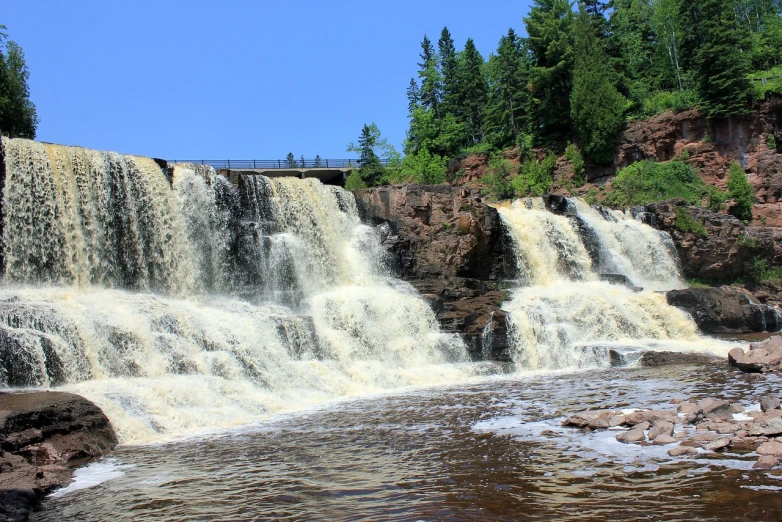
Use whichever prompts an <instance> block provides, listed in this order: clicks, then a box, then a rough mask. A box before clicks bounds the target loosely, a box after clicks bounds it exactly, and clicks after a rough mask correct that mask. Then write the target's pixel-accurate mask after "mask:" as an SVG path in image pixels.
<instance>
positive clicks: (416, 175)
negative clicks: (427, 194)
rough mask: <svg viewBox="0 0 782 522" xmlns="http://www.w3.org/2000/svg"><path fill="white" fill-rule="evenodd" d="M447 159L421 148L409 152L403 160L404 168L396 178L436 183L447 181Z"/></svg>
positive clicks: (429, 183) (428, 183)
mask: <svg viewBox="0 0 782 522" xmlns="http://www.w3.org/2000/svg"><path fill="white" fill-rule="evenodd" d="M446 163H447V161H446V159H445V158H443V157H441V156H438V155H437V154H432V153H430V152H429V151H428V150H427V149H425V148H421V150H419V151H418V153H417V154H408V155H407V156H405V158H404V159H403V160H402V168H401V169H400V171H399V173H398V174H397V175H395V178H402V179H404V180H409V181H413V182H414V183H425V184H427V185H436V184H438V183H445V167H446Z"/></svg>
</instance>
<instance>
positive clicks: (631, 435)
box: [616, 425, 646, 443]
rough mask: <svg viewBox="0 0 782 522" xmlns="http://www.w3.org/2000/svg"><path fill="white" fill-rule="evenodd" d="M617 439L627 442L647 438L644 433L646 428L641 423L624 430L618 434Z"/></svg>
mask: <svg viewBox="0 0 782 522" xmlns="http://www.w3.org/2000/svg"><path fill="white" fill-rule="evenodd" d="M616 440H618V441H619V442H625V443H630V442H640V441H642V440H646V435H644V430H643V428H642V427H641V426H640V425H639V426H636V427H635V428H633V429H631V430H628V431H623V432H622V433H620V434H619V435H617V436H616Z"/></svg>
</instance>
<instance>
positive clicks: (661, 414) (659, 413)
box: [625, 410, 676, 426]
mask: <svg viewBox="0 0 782 522" xmlns="http://www.w3.org/2000/svg"><path fill="white" fill-rule="evenodd" d="M625 419H626V421H627V424H628V426H635V425H637V424H641V423H642V422H649V423H657V422H660V421H668V422H670V423H674V422H676V413H674V412H672V411H665V410H645V411H635V412H633V413H629V414H627V415H625Z"/></svg>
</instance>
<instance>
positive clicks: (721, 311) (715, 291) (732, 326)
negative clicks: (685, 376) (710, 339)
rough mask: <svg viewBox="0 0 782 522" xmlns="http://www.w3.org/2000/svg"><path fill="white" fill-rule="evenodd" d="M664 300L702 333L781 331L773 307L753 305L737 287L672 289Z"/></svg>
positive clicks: (756, 303) (750, 299)
mask: <svg viewBox="0 0 782 522" xmlns="http://www.w3.org/2000/svg"><path fill="white" fill-rule="evenodd" d="M667 299H668V304H670V305H673V306H676V307H678V308H681V309H683V310H685V311H686V312H688V313H689V314H690V315H691V316H692V318H693V319H694V320H695V323H696V324H697V325H698V327H699V328H700V329H701V331H702V332H704V333H708V334H741V333H750V332H766V331H771V332H776V331H778V330H779V329H780V328H782V318H781V317H780V315H779V312H778V311H777V310H776V308H774V307H771V306H768V305H764V304H761V303H758V302H756V301H755V300H754V299H753V298H752V297H751V296H750V295H749V294H747V293H746V292H744V291H743V290H741V289H739V288H734V287H719V288H688V289H686V290H672V291H670V292H668V294H667Z"/></svg>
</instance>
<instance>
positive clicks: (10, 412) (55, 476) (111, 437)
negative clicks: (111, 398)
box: [0, 392, 117, 520]
mask: <svg viewBox="0 0 782 522" xmlns="http://www.w3.org/2000/svg"><path fill="white" fill-rule="evenodd" d="M116 445H117V436H116V434H115V433H114V430H113V428H112V427H111V424H110V423H109V420H108V419H107V418H106V416H105V415H104V414H103V412H102V411H101V410H100V408H98V407H97V406H95V405H94V404H93V403H91V402H90V401H88V400H87V399H85V398H83V397H80V396H78V395H73V394H70V393H62V392H32V393H2V394H0V520H27V517H28V514H29V512H30V510H31V509H32V508H33V507H34V506H35V505H36V503H38V502H39V501H40V500H41V498H43V496H44V495H46V494H47V493H48V492H49V491H51V490H53V489H56V488H58V487H61V486H64V485H67V484H68V483H69V482H70V477H71V474H72V470H73V468H74V467H75V466H77V465H82V464H84V463H86V462H88V461H89V460H91V459H94V458H98V457H100V456H102V455H105V454H106V453H108V452H109V451H111V450H112V449H113V448H114V447H115V446H116Z"/></svg>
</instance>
